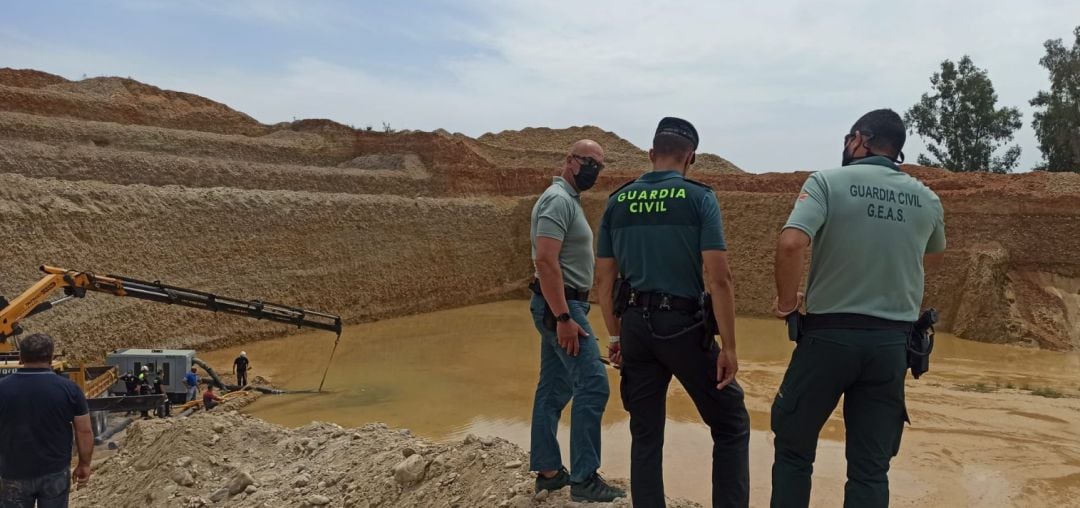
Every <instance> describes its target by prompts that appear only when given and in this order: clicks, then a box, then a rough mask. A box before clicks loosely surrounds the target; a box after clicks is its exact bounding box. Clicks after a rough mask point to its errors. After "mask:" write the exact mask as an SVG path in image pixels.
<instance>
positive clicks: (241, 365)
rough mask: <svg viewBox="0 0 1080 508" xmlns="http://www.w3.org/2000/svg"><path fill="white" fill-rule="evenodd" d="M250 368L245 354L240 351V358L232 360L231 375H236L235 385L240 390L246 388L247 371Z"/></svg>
mask: <svg viewBox="0 0 1080 508" xmlns="http://www.w3.org/2000/svg"><path fill="white" fill-rule="evenodd" d="M249 368H250V363H249V362H248V358H247V352H246V351H241V352H240V356H237V357H236V359H235V360H233V374H236V384H237V386H239V387H240V388H243V387H244V386H247V382H248V381H247V371H248V369H249Z"/></svg>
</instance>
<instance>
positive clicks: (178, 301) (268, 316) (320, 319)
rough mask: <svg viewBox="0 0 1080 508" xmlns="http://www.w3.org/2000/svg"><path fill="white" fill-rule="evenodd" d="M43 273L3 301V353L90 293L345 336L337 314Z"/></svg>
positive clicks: (52, 270) (112, 278) (51, 270)
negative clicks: (40, 316) (32, 320)
mask: <svg viewBox="0 0 1080 508" xmlns="http://www.w3.org/2000/svg"><path fill="white" fill-rule="evenodd" d="M41 271H42V272H45V276H44V277H42V278H41V280H39V281H38V282H37V283H36V284H34V285H33V286H31V287H30V289H27V290H26V291H24V292H23V293H22V294H21V295H19V296H18V297H17V298H15V299H14V300H11V301H10V302H8V301H7V300H6V299H4V298H3V297H0V353H2V352H8V351H11V350H12V349H13V347H12V345H11V344H10V343H8V342H7V338H8V337H11V336H12V335H16V334H19V333H21V332H22V330H21V329H20V327H19V321H21V320H22V319H24V318H26V317H29V316H32V315H34V314H37V313H39V312H43V311H46V310H49V309H51V308H52V307H53V306H54V305H56V304H57V303H59V302H61V301H65V300H68V299H70V298H82V297H84V296H86V292H87V291H96V292H101V293H108V294H111V295H114V296H124V297H129V298H138V299H140V300H150V301H154V302H160V303H167V304H172V305H181V306H184V307H192V308H196V309H206V310H209V311H214V312H224V313H226V314H235V315H239V316H247V317H252V318H255V319H265V320H268V321H275V322H278V323H285V324H289V325H295V326H296V327H297V328H301V327H307V328H316V329H319V330H328V331H332V332H336V333H337V334H338V335H339V336H340V335H341V317H340V316H335V315H333V314H326V313H322V312H316V311H312V310H308V309H302V308H298V307H290V306H288V305H281V304H276V303H268V302H263V301H259V300H240V299H237V298H229V297H225V296H218V295H214V294H211V293H206V292H203V291H196V290H194V289H186V288H181V287H176V286H168V285H165V284H162V283H161V282H157V281H155V282H146V281H141V280H137V279H132V278H130V277H121V276H117V275H106V276H99V275H94V274H93V273H90V272H78V271H75V270H65V269H63V268H57V267H54V266H47V265H42V266H41ZM57 289H62V290H63V291H64V294H65V296H64V297H63V298H61V299H60V300H57V301H49V299H48V298H49V295H50V294H51V293H52V292H53V291H56V290H57Z"/></svg>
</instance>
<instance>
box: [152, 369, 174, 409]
mask: <svg viewBox="0 0 1080 508" xmlns="http://www.w3.org/2000/svg"><path fill="white" fill-rule="evenodd" d="M153 393H154V395H166V394H165V373H164V372H163V371H162V370H161V369H158V371H157V372H156V373H155V375H154V386H153ZM170 413H171V405H170V404H169V397H168V395H166V396H165V400H164V401H162V402H161V405H159V406H158V408H157V416H158V418H164V417H166V416H169V414H170Z"/></svg>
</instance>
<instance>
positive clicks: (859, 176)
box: [772, 109, 945, 507]
mask: <svg viewBox="0 0 1080 508" xmlns="http://www.w3.org/2000/svg"><path fill="white" fill-rule="evenodd" d="M905 137H906V136H905V131H904V123H903V121H902V120H901V119H900V116H899V115H897V114H896V113H894V112H893V111H891V110H887V109H879V110H876V111H871V112H870V113H867V114H866V115H863V117H862V118H860V119H859V120H858V121H857V122H855V125H854V126H852V128H851V132H850V133H849V134H848V135H847V136H845V137H844V152H843V167H840V168H837V169H830V170H827V171H821V172H818V173H815V174H813V175H810V178H808V179H807V180H806V183H805V184H804V185H803V188H802V192H801V193H800V194H799V197H798V198H797V200H796V202H795V207H794V209H793V210H792V212H791V216H790V218H788V221H787V224H786V225H785V226H784V230H783V232H782V233H781V234H780V240H779V244H778V246H777V251H776V290H777V295H778V296H777V300H776V308H775V309H774V312H775V313H776V316H777V317H779V318H786V317H787V316H788V315H789V314H792V313H794V312H797V310H798V307H799V304H800V295H799V294H798V288H799V282H800V281H801V280H802V270H803V263H804V260H805V254H806V248H807V246H810V245H811V244H812V245H813V253H812V258H811V264H810V277H809V279H808V282H807V295H806V310H807V315H806V316H804V318H803V321H804V327H803V328H804V333H803V335H802V337H801V338H800V339H799V342H798V345H797V346H796V347H795V351H794V352H793V353H792V356H791V364H790V366H789V367H788V370H787V373H786V374H785V375H784V380H783V382H782V383H781V385H780V389H779V391H777V393H776V399H775V400H774V402H773V407H772V429H773V432H775V433H776V441H775V447H776V458H775V462H774V464H773V471H772V473H773V482H772V484H773V492H772V505H773V506H780V507H788V506H797V507H803V506H807V505H808V504H809V503H810V475H811V473H812V472H813V463H814V457H815V451H816V449H817V439H818V433H819V432H820V431H821V427H822V426H823V425H824V424H825V421H826V420H828V418H829V415H830V414H832V412H833V410H834V409H835V408H836V404H837V402H838V401H839V399H840V396H841V395H843V396H844V423H845V428H846V431H847V453H846V455H847V461H848V468H847V477H848V480H847V485H846V486H845V489H844V506H848V507H874V506H888V504H889V483H888V476H887V475H888V471H889V461H890V460H891V459H892V457H893V456H895V455H896V453H897V451H898V450H899V449H900V434H901V433H902V431H903V428H904V421H905V420H907V411H906V410H905V407H904V376H905V372H906V369H907V361H906V359H907V348H906V341H907V337H908V334H909V333H910V331H911V328H912V323H913V322H914V321H915V320H916V319H917V318H918V316H919V307H920V305H921V304H922V298H923V266H924V256H926V257H927V259H928V260H933V259H934V257H931V256H934V255H937V254H938V253H941V252H942V251H944V250H945V221H944V214H943V212H942V208H941V201H940V200H938V197H937V195H935V194H934V193H933V191H931V190H930V189H928V188H927V187H926V186H925V185H923V184H922V183H920V182H919V181H918V180H916V179H914V178H912V177H911V176H909V175H907V174H906V173H903V172H901V171H900V168H899V166H897V163H896V162H894V161H897V160H901V161H902V160H903V155H902V153H901V149H902V148H903V147H904V141H905ZM938 257H939V256H938Z"/></svg>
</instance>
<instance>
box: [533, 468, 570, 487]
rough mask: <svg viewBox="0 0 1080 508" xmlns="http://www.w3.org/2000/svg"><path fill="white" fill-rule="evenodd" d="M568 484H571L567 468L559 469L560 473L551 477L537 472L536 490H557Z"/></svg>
mask: <svg viewBox="0 0 1080 508" xmlns="http://www.w3.org/2000/svg"><path fill="white" fill-rule="evenodd" d="M567 485H570V473H569V472H567V471H566V468H565V467H564V468H562V469H559V472H558V473H555V476H552V477H551V478H546V477H545V476H544V475H542V474H539V473H537V475H536V492H540V491H541V490H550V491H556V490H559V489H561V488H563V487H565V486H567Z"/></svg>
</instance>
